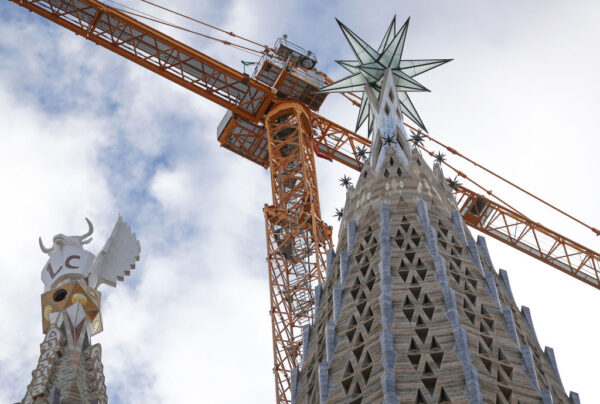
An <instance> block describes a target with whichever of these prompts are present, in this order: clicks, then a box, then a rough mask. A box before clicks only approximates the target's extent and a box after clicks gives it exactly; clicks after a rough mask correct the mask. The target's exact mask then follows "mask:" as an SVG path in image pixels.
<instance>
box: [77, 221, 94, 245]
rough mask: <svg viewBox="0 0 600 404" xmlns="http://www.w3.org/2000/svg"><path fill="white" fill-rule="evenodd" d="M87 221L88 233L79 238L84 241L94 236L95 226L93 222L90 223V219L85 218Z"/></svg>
mask: <svg viewBox="0 0 600 404" xmlns="http://www.w3.org/2000/svg"><path fill="white" fill-rule="evenodd" d="M85 221H86V222H87V224H88V232H87V233H85V234H84V235H82V236H79V238H80V239H81V240H82V241H83V240H84V239H86V238H88V237H89V236H91V235H92V233H93V232H94V225H92V222H90V219H88V218H87V217H86V218H85Z"/></svg>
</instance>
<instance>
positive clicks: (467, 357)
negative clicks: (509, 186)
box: [417, 200, 483, 404]
mask: <svg viewBox="0 0 600 404" xmlns="http://www.w3.org/2000/svg"><path fill="white" fill-rule="evenodd" d="M417 217H418V219H419V221H420V222H421V225H422V226H423V229H424V230H425V237H426V238H427V248H428V249H429V252H430V253H431V255H432V257H433V266H434V268H435V278H436V280H437V282H438V283H439V284H440V286H441V287H442V294H443V296H444V305H445V306H446V315H447V316H448V320H449V321H450V324H451V325H452V334H453V336H454V346H455V350H456V354H457V356H458V358H459V360H460V362H461V365H462V369H463V374H464V376H465V382H466V396H467V400H469V403H471V404H481V403H482V402H483V399H482V397H481V391H480V390H479V374H478V372H477V368H476V367H475V366H474V365H473V364H472V363H471V352H470V350H469V344H468V341H467V332H466V330H465V327H464V326H463V325H462V324H460V322H459V320H458V317H459V315H458V309H457V307H456V294H455V293H454V290H453V289H452V288H451V287H450V285H449V283H448V272H447V269H446V261H445V260H444V258H443V257H442V256H441V255H440V253H439V250H438V246H437V234H436V231H435V229H434V228H433V227H432V226H431V222H430V219H429V212H428V208H427V204H426V203H425V201H423V200H419V201H417Z"/></svg>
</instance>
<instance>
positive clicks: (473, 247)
mask: <svg viewBox="0 0 600 404" xmlns="http://www.w3.org/2000/svg"><path fill="white" fill-rule="evenodd" d="M467 245H468V246H469V255H470V256H471V261H473V264H475V266H476V267H477V269H479V272H480V273H481V274H482V275H483V266H482V265H481V258H480V257H479V250H478V249H477V244H476V243H475V240H469V241H468V242H467Z"/></svg>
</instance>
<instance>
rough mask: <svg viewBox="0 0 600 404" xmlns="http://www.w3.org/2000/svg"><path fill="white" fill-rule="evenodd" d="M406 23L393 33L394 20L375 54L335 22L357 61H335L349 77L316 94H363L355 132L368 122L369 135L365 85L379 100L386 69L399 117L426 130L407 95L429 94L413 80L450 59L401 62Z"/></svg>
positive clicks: (345, 28) (394, 28)
mask: <svg viewBox="0 0 600 404" xmlns="http://www.w3.org/2000/svg"><path fill="white" fill-rule="evenodd" d="M409 20H410V18H409V19H407V20H406V22H405V23H404V25H403V26H402V28H400V30H399V31H398V32H396V17H394V19H393V20H392V22H391V24H390V26H389V28H388V29H387V32H386V33H385V36H384V37H383V40H382V41H381V44H380V45H379V48H378V49H377V50H374V49H373V48H371V47H370V46H369V45H368V44H367V43H366V42H365V41H363V40H362V39H360V38H359V37H358V35H356V34H355V33H354V32H352V31H351V30H350V29H349V28H348V27H346V26H345V25H344V24H342V23H341V22H340V21H339V20H337V19H336V21H337V22H338V24H339V25H340V28H341V29H342V32H343V33H344V36H345V37H346V39H347V40H348V43H349V44H350V46H351V47H352V51H353V52H354V55H356V58H357V60H338V61H337V63H338V64H340V65H341V66H342V67H343V68H344V69H346V70H348V71H349V72H350V73H351V75H350V76H348V77H346V78H344V79H342V80H339V81H336V82H335V83H332V84H330V85H328V86H325V87H323V88H321V89H320V90H319V92H321V93H343V92H362V93H363V97H362V100H361V104H360V110H359V112H358V119H357V122H356V130H357V131H358V129H359V128H360V127H361V126H362V124H363V123H364V122H365V120H366V119H367V118H369V133H370V132H371V125H372V123H373V113H372V111H371V107H370V106H369V103H368V101H367V97H366V96H365V95H364V88H365V86H366V85H369V86H371V88H372V89H373V91H374V92H375V94H376V95H377V97H379V95H380V92H381V82H382V80H383V73H384V72H385V70H386V69H391V70H392V74H393V76H394V84H395V85H396V88H397V90H398V99H399V100H400V106H401V110H402V113H403V114H404V115H405V116H407V117H408V118H409V119H410V120H411V121H413V122H414V123H415V124H417V125H418V126H419V127H421V128H422V129H423V130H426V129H425V125H424V124H423V121H422V120H421V117H420V116H419V114H418V113H417V110H416V109H415V107H414V105H413V103H412V102H411V100H410V98H409V97H408V94H407V92H411V91H429V90H428V89H426V88H425V87H423V86H422V85H421V84H420V83H419V82H417V81H416V80H414V79H413V77H415V76H418V75H419V74H421V73H424V72H426V71H428V70H431V69H433V68H436V67H438V66H440V65H443V64H444V63H447V62H449V61H451V60H452V59H424V60H402V51H403V49H404V42H405V40H406V31H407V30H408V22H409Z"/></svg>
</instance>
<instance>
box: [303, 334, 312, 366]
mask: <svg viewBox="0 0 600 404" xmlns="http://www.w3.org/2000/svg"><path fill="white" fill-rule="evenodd" d="M311 333H312V327H311V326H310V324H307V325H305V326H304V327H302V364H304V363H305V362H306V357H307V356H308V348H309V347H310V336H311Z"/></svg>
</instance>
